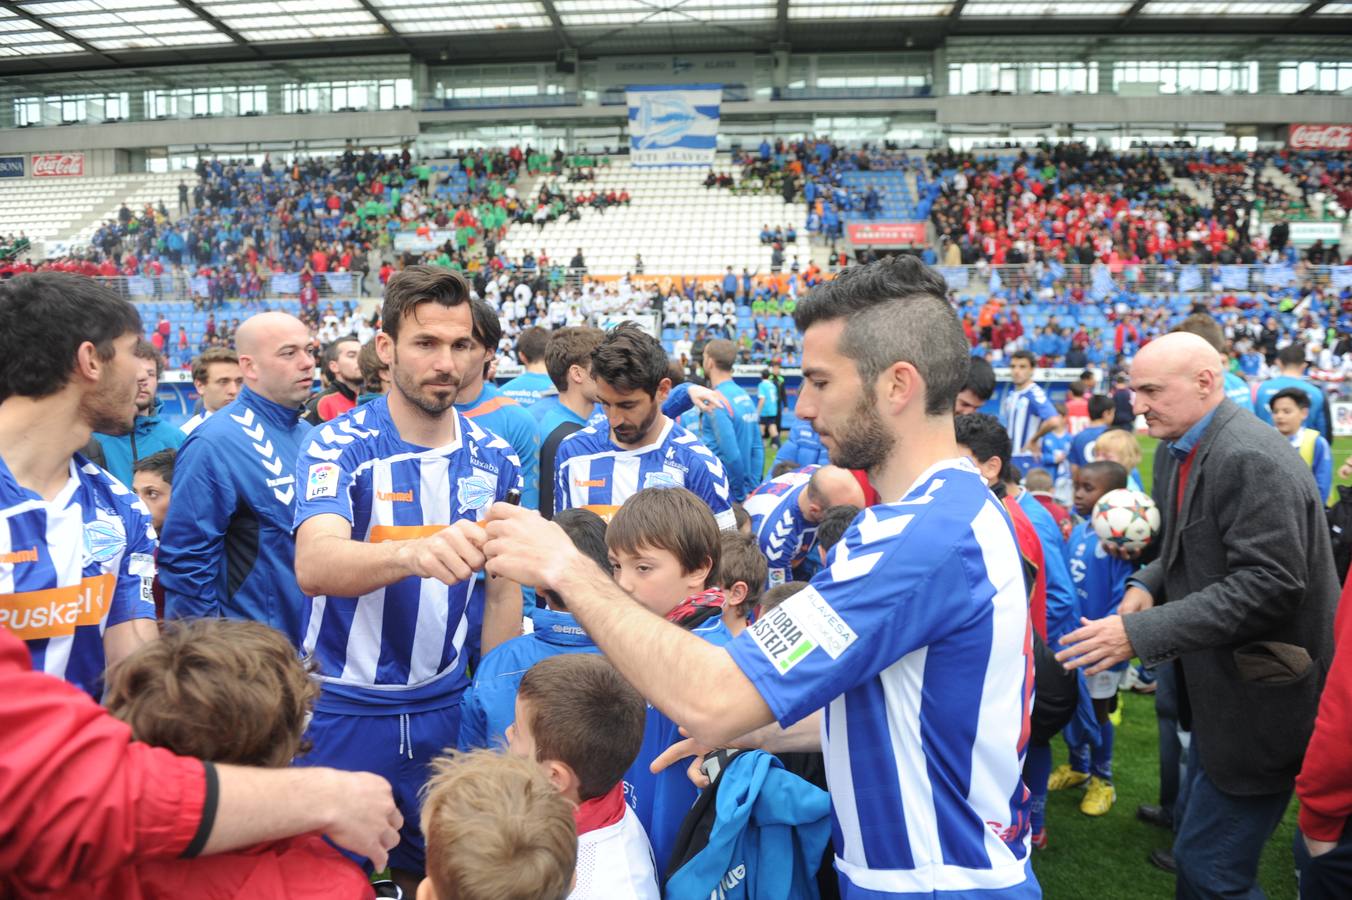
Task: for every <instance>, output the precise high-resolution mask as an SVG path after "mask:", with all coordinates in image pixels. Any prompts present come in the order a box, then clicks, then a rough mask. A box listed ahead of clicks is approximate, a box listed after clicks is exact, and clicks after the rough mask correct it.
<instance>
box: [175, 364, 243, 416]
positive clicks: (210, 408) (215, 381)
mask: <svg viewBox="0 0 1352 900" xmlns="http://www.w3.org/2000/svg"><path fill="white" fill-rule="evenodd" d="M243 385H244V375H243V374H242V373H241V372H240V370H239V357H238V356H236V355H235V351H233V350H231V349H229V348H227V347H211V348H208V349H206V350H203V351H202V353H201V355H199V356H198V357H197V358H196V359H194V360H193V361H192V386H193V387H194V388H196V390H197V396H199V397H200V398H201V399H202V411H201V412H199V413H197V414H196V415H194V416H193V417H192V418H191V419H189V420H188V421H186V422H184V423H183V424H182V425H180V426H179V430H180V431H182V432H183V433H184V434H192V432H193V429H194V428H196V427H197V426H198V425H201V424H202V423H203V422H204V421H206V418H207V416H209V415H211V414H212V413H214V412H215V411H216V410H218V409H220V408H221V407H222V406H225V405H226V404H228V403H233V402H234V400H235V397H237V396H238V395H239V389H240V388H241V387H242V386H243Z"/></svg>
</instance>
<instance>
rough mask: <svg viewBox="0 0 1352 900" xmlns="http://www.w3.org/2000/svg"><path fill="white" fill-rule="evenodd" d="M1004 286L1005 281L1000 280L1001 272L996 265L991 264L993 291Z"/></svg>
mask: <svg viewBox="0 0 1352 900" xmlns="http://www.w3.org/2000/svg"><path fill="white" fill-rule="evenodd" d="M1002 287H1004V282H1002V281H1001V280H1000V272H999V271H998V270H997V269H996V268H995V267H994V266H991V284H990V288H991V293H992V294H993V293H995V292H996V291H998V290H1000V288H1002Z"/></svg>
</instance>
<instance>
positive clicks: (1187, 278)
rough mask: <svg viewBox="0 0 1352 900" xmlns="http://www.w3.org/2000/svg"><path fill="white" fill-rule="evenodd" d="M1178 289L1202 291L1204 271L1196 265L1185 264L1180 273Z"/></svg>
mask: <svg viewBox="0 0 1352 900" xmlns="http://www.w3.org/2000/svg"><path fill="white" fill-rule="evenodd" d="M1178 289H1179V290H1180V291H1200V290H1201V289H1202V272H1201V270H1200V269H1198V268H1197V267H1196V266H1184V267H1183V271H1182V272H1180V273H1179V274H1178Z"/></svg>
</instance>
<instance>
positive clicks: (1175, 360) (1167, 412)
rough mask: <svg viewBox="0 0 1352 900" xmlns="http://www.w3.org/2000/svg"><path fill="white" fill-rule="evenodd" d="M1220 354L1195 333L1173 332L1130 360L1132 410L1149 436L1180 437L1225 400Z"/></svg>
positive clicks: (1222, 366)
mask: <svg viewBox="0 0 1352 900" xmlns="http://www.w3.org/2000/svg"><path fill="white" fill-rule="evenodd" d="M1224 373H1225V368H1224V362H1223V361H1222V359H1221V355H1220V354H1219V353H1217V352H1216V348H1215V347H1213V346H1212V345H1211V344H1210V343H1208V342H1207V341H1206V340H1204V339H1202V338H1201V337H1198V336H1197V335H1195V334H1188V333H1186V332H1175V333H1173V334H1166V335H1165V336H1163V337H1161V338H1157V339H1155V340H1153V341H1151V342H1150V343H1149V344H1146V345H1145V346H1144V347H1142V348H1141V351H1140V352H1139V353H1137V354H1136V358H1135V359H1134V360H1133V361H1132V364H1131V389H1132V391H1134V392H1135V398H1134V400H1133V405H1132V408H1133V410H1134V411H1135V412H1136V414H1137V415H1143V416H1145V420H1146V425H1147V426H1148V427H1149V429H1150V434H1151V435H1152V436H1154V437H1157V438H1162V439H1164V440H1176V439H1178V438H1180V437H1182V436H1183V435H1184V434H1186V433H1187V431H1188V429H1189V428H1191V427H1192V426H1193V425H1194V424H1196V423H1197V422H1199V421H1200V420H1201V419H1202V418H1203V417H1205V416H1206V415H1207V413H1209V412H1211V411H1212V410H1213V409H1215V408H1216V407H1217V406H1219V405H1220V403H1221V401H1222V400H1224V399H1225V375H1224Z"/></svg>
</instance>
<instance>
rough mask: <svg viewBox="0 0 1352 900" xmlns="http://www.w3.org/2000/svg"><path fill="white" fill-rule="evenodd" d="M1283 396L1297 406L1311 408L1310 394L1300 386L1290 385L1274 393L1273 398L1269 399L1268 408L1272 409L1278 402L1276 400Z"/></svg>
mask: <svg viewBox="0 0 1352 900" xmlns="http://www.w3.org/2000/svg"><path fill="white" fill-rule="evenodd" d="M1283 398H1285V399H1287V400H1290V401H1291V402H1292V403H1294V404H1296V406H1299V407H1300V408H1301V409H1309V408H1310V395H1309V394H1307V393H1305V392H1304V391H1302V390H1301V389H1300V388H1298V387H1289V388H1282V389H1281V390H1280V391H1278V392H1277V393H1275V394H1273V395H1272V399H1271V400H1269V401H1268V409H1272V408H1273V406H1274V405H1275V404H1276V402H1277V401H1278V400H1281V399H1283Z"/></svg>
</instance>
